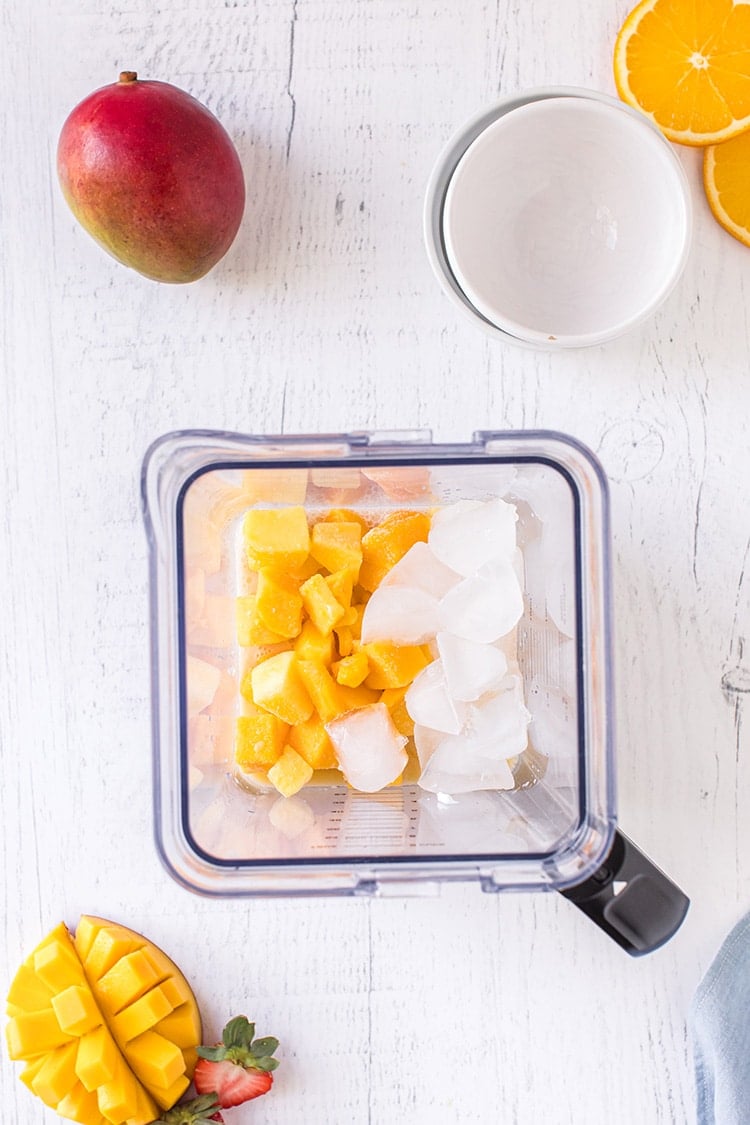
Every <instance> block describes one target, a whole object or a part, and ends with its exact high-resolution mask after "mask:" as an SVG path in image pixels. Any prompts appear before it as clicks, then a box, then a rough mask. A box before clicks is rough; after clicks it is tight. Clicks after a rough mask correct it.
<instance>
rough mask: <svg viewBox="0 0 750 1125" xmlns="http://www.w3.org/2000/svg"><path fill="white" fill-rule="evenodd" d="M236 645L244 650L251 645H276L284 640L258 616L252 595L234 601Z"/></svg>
mask: <svg viewBox="0 0 750 1125" xmlns="http://www.w3.org/2000/svg"><path fill="white" fill-rule="evenodd" d="M235 616H236V622H237V643H238V644H239V645H242V646H244V647H246V648H249V647H250V646H251V645H276V644H279V643H280V642H281V641H284V640H285V639H286V638H285V637H282V636H280V635H279V634H278V633H274V632H273V631H272V630H271V629H269V628H268V626H266V625H264V624H263V622H262V621H261V619H260V617H259V616H258V609H257V606H256V598H255V595H254V594H247V595H246V596H244V597H240V598H237V599H236V614H235Z"/></svg>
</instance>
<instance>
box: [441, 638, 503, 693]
mask: <svg viewBox="0 0 750 1125" xmlns="http://www.w3.org/2000/svg"><path fill="white" fill-rule="evenodd" d="M437 646H438V652H439V653H440V659H441V661H442V664H443V670H444V672H445V679H446V682H447V684H448V692H449V694H450V696H451V699H458V700H464V701H471V700H474V699H479V696H480V695H484V694H485V692H488V691H491V690H492V689H493V688H495V687H497V686H498V685H499V684H500V682H501V680H502V679H503V677H504V676H505V674H506V672H507V671H508V661H507V659H506V657H505V653H503V652H501V650H500V649H498V648H494V647H493V646H492V645H488V644H478V643H477V642H476V641H467V640H466V639H465V638H463V637H454V636H453V634H452V633H438V635H437Z"/></svg>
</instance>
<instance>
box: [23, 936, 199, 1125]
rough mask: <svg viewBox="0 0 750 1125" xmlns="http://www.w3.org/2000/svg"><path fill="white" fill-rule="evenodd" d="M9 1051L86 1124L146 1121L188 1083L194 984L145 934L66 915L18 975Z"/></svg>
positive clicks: (37, 1089) (195, 1023)
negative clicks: (74, 925) (70, 920)
mask: <svg viewBox="0 0 750 1125" xmlns="http://www.w3.org/2000/svg"><path fill="white" fill-rule="evenodd" d="M7 1011H8V1015H9V1016H10V1017H11V1018H10V1020H9V1023H8V1025H7V1028H6V1038H7V1044H8V1053H9V1054H10V1057H11V1058H12V1059H17V1060H23V1061H24V1062H25V1063H26V1067H25V1069H24V1070H23V1072H22V1073H21V1075H20V1077H21V1079H22V1081H23V1082H24V1083H25V1084H26V1085H27V1086H28V1087H29V1089H30V1090H31V1091H32V1092H33V1093H34V1094H36V1095H37V1097H39V1098H41V1100H42V1101H43V1102H44V1103H45V1105H48V1106H50V1107H51V1108H52V1109H55V1110H56V1111H57V1113H58V1114H60V1116H62V1117H66V1118H69V1119H71V1120H73V1121H78V1122H80V1123H81V1125H149V1122H152V1121H153V1120H154V1119H155V1118H157V1117H158V1116H159V1113H160V1110H162V1109H169V1108H171V1106H173V1105H174V1104H175V1102H177V1101H178V1100H179V1098H180V1097H181V1096H182V1094H183V1093H184V1092H185V1090H186V1089H187V1088H188V1086H189V1085H190V1078H191V1075H192V1072H193V1068H194V1066H195V1058H196V1056H195V1048H196V1047H197V1045H198V1044H199V1043H200V1041H201V1023H200V1015H199V1012H198V1007H197V1004H196V1001H195V997H194V996H193V994H192V992H191V990H190V986H189V985H188V983H187V981H186V980H185V978H184V977H183V975H182V973H181V972H180V971H179V969H178V968H177V966H176V965H175V964H174V963H173V962H172V961H170V959H169V958H168V957H167V955H166V954H165V953H163V952H162V950H160V949H158V948H157V946H155V945H153V944H152V943H151V942H149V941H147V939H146V938H144V937H142V936H141V935H140V934H137V933H135V932H134V931H133V930H129V929H127V928H126V927H124V926H119V925H117V924H115V923H114V922H107V921H105V920H104V919H101V918H94V917H90V916H86V915H84V917H82V918H81V920H80V922H79V925H78V930H77V933H76V936H75V939H74V938H73V937H72V936H71V934H70V933H69V932H68V930H67V928H66V927H65V925H63V924H62V923H61V924H60V925H58V926H56V927H55V929H54V930H52V931H51V932H50V933H49V934H48V935H47V937H46V938H44V939H43V940H42V941H41V942H40V943H39V945H38V946H37V947H36V949H34V950H33V952H32V953H31V954H30V956H29V957H27V958H26V960H25V961H24V963H23V964H22V965H21V967H20V968H19V970H18V972H17V973H16V976H15V978H14V980H13V982H12V983H11V986H10V990H9V992H8V1000H7Z"/></svg>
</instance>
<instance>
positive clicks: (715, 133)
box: [614, 0, 750, 145]
mask: <svg viewBox="0 0 750 1125" xmlns="http://www.w3.org/2000/svg"><path fill="white" fill-rule="evenodd" d="M614 70H615V83H616V85H617V91H618V93H619V95H620V97H621V98H622V99H623V101H625V102H627V103H628V104H629V105H632V106H635V108H636V109H640V110H642V112H643V113H645V114H646V115H647V116H648V117H650V118H651V120H652V121H653V122H654V123H655V124H656V125H657V126H658V127H659V129H661V131H662V133H664V135H665V136H666V137H668V138H669V140H670V141H678V142H679V143H680V144H684V145H708V144H714V143H716V142H718V141H725V140H728V139H729V138H730V137H734V136H736V135H737V134H738V133H741V132H742V131H743V130H744V129H747V128H750V4H747V3H737V4H735V3H733V0H642V2H641V3H640V4H638V6H637V7H636V8H634V9H633V11H632V12H631V13H630V15H629V16H628V18H627V19H626V20H625V23H624V24H623V25H622V27H621V29H620V33H619V35H618V37H617V42H616V43H615V58H614Z"/></svg>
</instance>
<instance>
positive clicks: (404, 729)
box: [380, 687, 414, 738]
mask: <svg viewBox="0 0 750 1125" xmlns="http://www.w3.org/2000/svg"><path fill="white" fill-rule="evenodd" d="M405 695H406V687H400V688H386V689H385V691H384V692H383V693H382V695H381V696H380V702H381V703H385V705H386V707H387V708H388V710H389V711H390V713H391V718H392V719H393V725H394V726H395V728H396V730H397V731H398V732H399V734H404V735H406V737H407V738H411V737H412V735H413V734H414V720H413V719H412V717H411V715H410V714H409V712H408V711H407V709H406V704H405V702H404V696H405Z"/></svg>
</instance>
